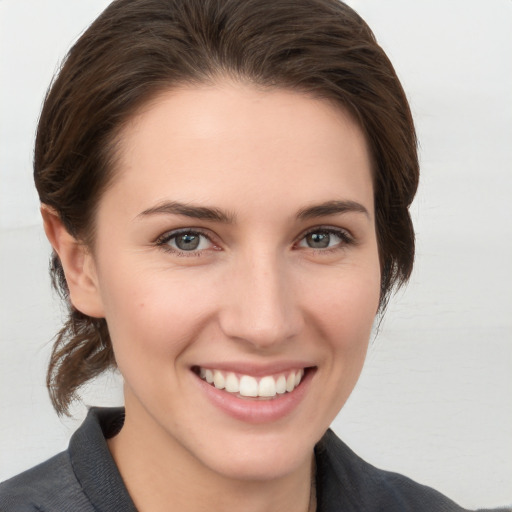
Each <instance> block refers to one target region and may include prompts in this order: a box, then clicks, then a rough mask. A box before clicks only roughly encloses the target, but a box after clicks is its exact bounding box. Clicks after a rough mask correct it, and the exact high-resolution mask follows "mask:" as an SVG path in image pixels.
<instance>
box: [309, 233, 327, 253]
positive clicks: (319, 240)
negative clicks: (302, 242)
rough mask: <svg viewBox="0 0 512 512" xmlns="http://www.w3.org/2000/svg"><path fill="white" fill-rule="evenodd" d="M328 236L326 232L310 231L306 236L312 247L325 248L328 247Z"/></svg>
mask: <svg viewBox="0 0 512 512" xmlns="http://www.w3.org/2000/svg"><path fill="white" fill-rule="evenodd" d="M329 242H330V236H329V234H328V233H311V234H309V235H308V236H307V243H308V245H309V247H312V248H314V249H325V248H326V247H329Z"/></svg>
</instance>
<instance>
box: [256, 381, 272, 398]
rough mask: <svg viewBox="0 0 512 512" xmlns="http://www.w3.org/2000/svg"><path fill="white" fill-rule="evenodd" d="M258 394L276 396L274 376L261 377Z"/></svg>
mask: <svg viewBox="0 0 512 512" xmlns="http://www.w3.org/2000/svg"><path fill="white" fill-rule="evenodd" d="M258 396H276V381H275V380H274V377H263V379H261V380H260V385H259V388H258Z"/></svg>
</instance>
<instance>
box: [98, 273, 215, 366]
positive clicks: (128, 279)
mask: <svg viewBox="0 0 512 512" xmlns="http://www.w3.org/2000/svg"><path fill="white" fill-rule="evenodd" d="M105 289H106V290H107V293H106V295H105V296H104V304H105V314H106V318H107V323H108V326H109V331H110V335H111V339H112V344H113V346H114V352H115V353H116V360H117V361H118V364H119V365H121V359H123V358H125V357H126V358H128V357H130V358H134V359H137V358H138V357H140V358H143V359H144V360H149V359H152V358H154V359H155V361H162V359H161V358H162V357H164V356H167V355H169V354H173V355H175V354H177V353H179V352H180V350H181V349H182V348H183V347H185V346H186V344H187V342H188V341H189V340H190V339H191V338H193V337H194V335H195V334H196V333H197V332H198V330H199V329H200V328H201V325H202V323H203V321H204V319H205V318H208V317H209V316H210V315H211V313H212V304H215V302H216V301H215V300H214V298H213V297H212V290H214V289H215V288H214V287H213V286H204V282H202V281H201V280H199V282H196V281H195V280H190V279H187V277H186V276H185V275H178V276H177V275H175V274H173V273H172V272H166V271H163V272H142V271H141V272H137V270H136V269H134V270H133V271H132V272H129V273H125V274H124V275H121V274H120V273H111V274H109V276H108V282H107V283H106V285H105Z"/></svg>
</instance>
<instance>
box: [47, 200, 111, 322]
mask: <svg viewBox="0 0 512 512" xmlns="http://www.w3.org/2000/svg"><path fill="white" fill-rule="evenodd" d="M41 215H42V216H43V222H44V231H45V233H46V236H47V237H48V240H49V241H50V243H51V244H52V247H53V249H54V251H55V252H56V253H57V254H58V256H59V259H60V262H61V264H62V268H63V269H64V275H65V276H66V282H67V285H68V288H69V298H70V300H71V303H72V304H73V306H74V307H75V308H76V309H78V311H80V312H82V313H84V314H85V315H88V316H91V317H96V318H102V317H104V312H103V302H102V300H101V294H100V289H99V283H98V277H97V273H96V266H95V263H94V259H93V256H92V254H91V253H90V251H89V250H88V248H87V247H86V246H85V245H84V244H83V243H80V242H79V241H78V240H77V239H76V238H75V237H74V236H73V235H71V234H70V233H69V232H68V231H67V229H66V228H65V227H64V224H63V223H62V221H61V219H60V217H59V215H58V213H57V212H56V211H55V210H54V209H53V208H51V207H50V206H48V205H45V204H43V205H41Z"/></svg>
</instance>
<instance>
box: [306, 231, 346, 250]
mask: <svg viewBox="0 0 512 512" xmlns="http://www.w3.org/2000/svg"><path fill="white" fill-rule="evenodd" d="M351 242H352V237H351V236H350V235H349V234H348V233H347V232H346V231H344V230H341V229H334V228H316V229H314V230H312V231H309V232H308V233H306V234H305V235H304V236H303V237H302V238H301V239H300V241H299V243H298V247H306V248H309V249H320V250H321V249H336V248H340V247H341V246H343V245H346V244H349V243H351Z"/></svg>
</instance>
